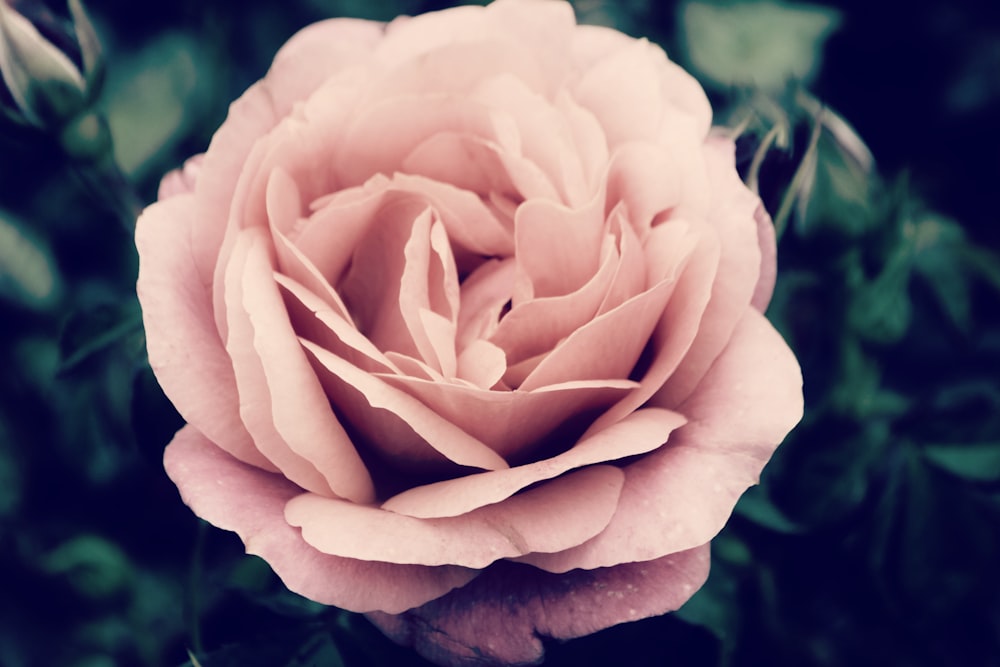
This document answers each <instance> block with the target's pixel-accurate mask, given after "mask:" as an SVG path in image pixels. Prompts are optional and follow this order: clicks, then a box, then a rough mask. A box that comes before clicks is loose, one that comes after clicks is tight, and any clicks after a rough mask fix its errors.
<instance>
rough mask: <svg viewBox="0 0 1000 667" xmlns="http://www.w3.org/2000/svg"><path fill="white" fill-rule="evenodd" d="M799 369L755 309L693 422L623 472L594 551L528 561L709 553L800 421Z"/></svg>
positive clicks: (711, 376) (594, 562)
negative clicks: (614, 507)
mask: <svg viewBox="0 0 1000 667" xmlns="http://www.w3.org/2000/svg"><path fill="white" fill-rule="evenodd" d="M801 383H802V375H801V372H800V370H799V365H798V362H796V360H795V357H794V355H793V354H792V352H791V350H789V349H788V346H787V345H786V344H785V341H784V340H782V339H781V336H780V335H779V334H778V333H777V332H776V331H775V330H774V328H773V327H772V326H771V325H770V323H769V322H768V321H767V320H766V319H764V317H763V315H761V314H760V313H758V312H757V311H756V310H752V309H749V310H747V311H746V314H745V315H744V317H743V318H742V319H741V320H740V322H739V324H738V326H737V328H736V331H734V332H733V337H732V340H731V341H730V342H729V345H728V346H727V347H726V349H725V350H724V351H723V353H722V354H721V355H720V356H719V358H718V359H716V361H715V363H714V364H713V365H712V367H711V369H710V370H709V371H708V373H707V374H706V375H705V376H704V378H703V379H702V381H701V383H700V384H699V385H698V388H697V390H696V391H695V392H694V393H693V394H692V395H691V397H690V398H689V399H688V400H687V401H686V402H685V403H684V404H683V405H682V406H680V407H679V408H678V411H679V412H681V413H682V414H685V415H686V416H687V417H688V418H689V419H690V420H691V421H690V422H688V424H687V425H685V426H684V427H682V428H681V429H679V430H678V431H677V432H676V433H674V434H673V436H672V437H671V439H670V443H669V444H668V446H666V447H662V448H660V449H659V450H657V451H655V452H653V453H651V454H649V455H647V456H645V457H643V458H642V459H640V460H638V461H636V462H635V463H633V464H631V465H629V466H628V467H627V468H626V469H625V474H626V482H625V489H624V491H623V492H622V499H621V502H620V503H619V507H618V511H617V512H616V514H615V518H614V519H612V521H611V525H609V526H608V528H607V529H606V530H605V531H604V532H603V533H601V534H600V535H598V536H597V537H595V538H594V539H593V540H591V541H590V542H588V543H586V544H584V545H581V546H580V547H577V548H575V549H570V550H567V551H564V552H562V553H559V554H547V555H539V554H534V555H531V556H528V557H526V558H525V559H524V560H525V561H526V562H530V563H531V564H532V565H535V566H536V567H541V568H543V569H546V570H550V571H552V572H565V571H567V570H570V569H573V568H587V569H589V568H595V567H604V566H607V565H613V564H615V563H619V562H621V561H623V560H644V559H652V558H659V557H661V556H663V555H665V554H669V553H673V552H676V551H679V550H682V549H690V548H692V547H694V546H697V545H699V544H704V543H705V542H707V541H708V540H709V539H711V538H712V537H713V536H715V534H716V533H717V532H718V531H719V530H720V529H721V528H722V526H723V525H724V524H725V522H726V520H727V519H728V518H729V515H730V513H731V512H732V509H733V506H734V505H735V504H736V500H737V499H738V498H739V497H740V495H741V494H742V493H743V492H744V491H745V490H746V489H747V487H749V486H752V485H753V484H756V483H757V481H758V478H759V475H760V471H761V469H762V468H763V467H764V464H765V463H767V461H768V459H769V458H770V457H771V454H772V453H773V452H774V449H775V448H776V447H777V446H778V444H779V443H780V442H781V440H782V439H783V438H784V437H785V436H786V435H787V433H788V431H789V430H791V428H792V427H793V426H794V425H795V424H796V423H797V422H798V420H799V419H800V418H801V417H802V392H801V386H802V385H801Z"/></svg>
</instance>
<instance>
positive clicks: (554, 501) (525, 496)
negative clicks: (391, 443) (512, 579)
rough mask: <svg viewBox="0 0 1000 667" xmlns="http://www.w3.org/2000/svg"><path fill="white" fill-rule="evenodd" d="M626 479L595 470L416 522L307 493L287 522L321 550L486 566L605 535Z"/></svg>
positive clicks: (294, 502)
mask: <svg viewBox="0 0 1000 667" xmlns="http://www.w3.org/2000/svg"><path fill="white" fill-rule="evenodd" d="M624 477H625V476H624V474H623V473H622V472H621V470H619V469H618V468H614V467H611V466H591V467H589V468H585V469H583V470H579V471H576V472H573V473H569V474H567V475H563V476H562V477H560V478H558V479H556V480H553V481H550V482H549V483H548V484H544V485H542V486H539V487H536V488H534V489H530V490H528V491H524V492H523V493H520V494H518V495H516V496H512V497H510V498H507V499H506V500H503V501H501V502H499V503H496V504H493V505H487V506H485V507H480V508H478V509H475V510H472V511H471V512H468V513H466V514H462V515H459V516H455V517H448V518H440V519H416V518H414V517H410V516H406V515H403V514H396V513H394V512H388V511H386V510H383V509H379V508H376V507H367V506H364V505H356V504H354V503H351V502H347V501H344V500H338V499H336V498H324V497H322V496H317V495H314V494H303V495H300V496H297V497H295V498H292V499H291V500H290V501H289V502H288V504H287V505H286V506H285V519H286V520H287V521H288V523H290V524H292V525H293V526H301V527H302V537H303V539H304V540H305V541H306V542H308V543H309V544H311V545H312V546H314V547H316V548H317V549H319V550H320V551H322V552H323V553H328V554H332V555H335V556H342V557H347V558H357V559H359V560H380V561H388V562H390V563H401V564H414V565H462V566H466V567H475V568H482V567H485V566H487V565H489V564H490V563H492V562H494V561H496V560H499V559H501V558H509V557H513V556H521V555H524V554H529V553H537V552H541V553H551V552H554V551H561V550H563V549H567V548H569V547H571V546H575V545H577V544H580V543H581V542H584V541H585V540H587V539H589V538H590V537H593V536H594V535H596V534H597V533H598V532H600V531H601V529H602V528H604V526H606V525H607V522H608V521H609V520H610V519H611V515H612V514H614V511H615V506H616V505H617V502H618V494H619V492H620V491H621V485H622V482H623V480H624Z"/></svg>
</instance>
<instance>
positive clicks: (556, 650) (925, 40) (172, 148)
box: [0, 0, 1000, 667]
mask: <svg viewBox="0 0 1000 667" xmlns="http://www.w3.org/2000/svg"><path fill="white" fill-rule="evenodd" d="M0 1H5V0H0ZM6 1H8V2H11V0H6ZM13 4H14V5H15V6H19V7H21V8H22V9H24V8H25V7H26V6H28V5H34V6H35V7H36V8H38V7H48V8H49V9H50V10H51V15H52V17H55V18H59V17H66V16H68V14H67V11H66V8H65V6H64V5H62V4H61V3H60V2H58V1H56V2H53V3H51V4H45V3H43V2H41V0H38V1H37V2H29V1H28V0H18V2H14V3H13ZM453 4H460V3H448V2H426V1H417V0H409V1H404V0H373V1H370V2H363V1H361V0H283V1H282V2H271V1H267V0H247V1H246V2H242V3H239V4H238V5H237V4H233V3H229V2H222V1H221V0H176V1H173V2H166V3H136V2H132V1H131V0H90V2H89V3H88V5H87V7H88V9H89V11H90V13H91V16H92V18H93V20H94V23H95V25H96V26H97V29H98V32H99V34H100V36H101V39H102V43H103V48H104V54H105V58H106V67H107V74H106V80H105V85H104V87H103V90H102V94H101V96H100V97H99V98H98V99H97V100H96V102H95V104H96V107H95V109H97V110H98V111H99V112H100V113H101V114H103V115H104V116H105V117H106V118H107V119H108V122H109V124H110V128H111V131H112V134H113V137H114V156H115V158H116V160H117V163H118V164H119V165H120V167H121V170H122V172H123V173H124V178H125V180H126V181H127V182H128V183H130V184H131V186H132V187H133V188H134V191H135V193H136V194H135V200H134V201H131V202H130V200H129V199H128V198H127V197H125V196H124V194H123V193H124V192H125V190H124V189H123V188H122V186H121V184H117V185H116V184H115V183H116V181H115V180H114V178H115V176H114V174H113V173H111V172H109V170H108V166H107V164H106V163H95V162H93V161H90V162H88V161H87V160H81V159H72V158H70V157H68V156H67V154H66V151H65V146H66V145H67V144H66V139H65V137H63V138H62V139H61V140H60V138H59V137H58V136H57V135H56V134H54V133H52V132H45V131H41V130H39V129H37V128H32V127H27V126H24V125H21V124H18V123H17V122H15V121H13V120H11V119H10V118H7V117H4V118H3V119H0V665H3V666H4V667H34V666H40V667H47V666H60V667H61V666H67V667H116V666H121V667H124V666H131V665H136V666H141V667H160V666H169V667H175V666H179V665H182V664H188V663H189V661H190V660H192V655H193V656H194V659H196V660H197V664H200V665H202V666H203V667H227V666H234V667H235V666H247V667H304V666H317V667H321V666H322V667H326V666H331V667H341V666H343V667H371V666H379V665H405V664H414V665H420V664H424V663H423V662H422V661H421V660H420V659H419V658H417V657H416V656H415V655H414V654H412V653H410V652H408V651H405V650H403V649H400V648H398V647H396V646H394V645H393V644H391V643H390V642H389V641H388V640H386V639H384V638H383V637H382V636H381V635H380V634H379V633H378V632H377V631H375V630H374V629H372V628H371V627H370V626H369V625H368V624H367V622H366V621H365V620H364V619H363V618H361V617H357V616H354V615H351V614H347V613H344V612H340V611H339V610H336V609H328V608H324V607H321V606H319V605H316V604H313V603H311V602H308V601H306V600H303V599H302V598H299V597H298V596H295V595H293V594H290V593H288V592H287V591H285V590H284V589H283V588H282V586H281V584H280V582H278V581H277V579H276V578H275V577H274V575H273V574H271V573H270V571H269V569H268V568H267V566H266V565H264V564H263V563H262V562H260V561H259V560H257V559H255V558H252V557H247V556H245V555H244V554H243V550H242V545H241V544H240V543H239V541H238V539H236V538H235V536H233V535H231V534H229V533H225V532H223V531H219V530H216V529H214V528H211V527H207V526H205V525H204V524H200V523H199V522H198V521H197V520H196V519H195V517H194V516H193V515H192V514H191V513H190V512H189V511H188V510H187V508H186V507H184V506H183V504H182V503H181V502H180V500H179V497H178V496H177V493H176V490H175V489H174V487H173V486H172V485H171V484H170V482H169V480H167V478H166V476H165V475H164V473H163V471H162V467H161V464H160V458H161V455H162V451H163V447H164V446H165V445H166V443H167V442H168V440H169V438H170V436H171V434H172V433H173V431H174V430H175V429H176V428H177V427H178V426H179V424H180V421H179V418H178V417H177V415H176V413H175V412H174V411H173V409H172V408H171V407H170V405H169V403H168V402H167V401H166V400H165V399H164V397H163V396H162V394H161V393H160V391H159V389H158V387H157V385H156V383H155V380H154V379H153V377H152V375H151V373H150V372H149V369H148V367H147V365H146V362H145V357H144V350H143V347H144V345H143V337H142V330H141V321H140V319H139V313H138V307H137V304H136V302H135V295H134V277H135V270H136V260H135V256H134V248H133V246H132V241H131V236H130V234H129V232H128V231H127V227H128V223H129V216H130V210H132V208H134V206H135V204H136V203H140V204H141V203H142V202H148V201H150V200H151V199H152V198H153V197H154V196H155V191H156V186H157V183H158V180H159V177H160V176H161V175H162V174H163V173H164V172H165V171H167V170H169V169H171V168H173V167H175V166H177V165H178V164H180V163H181V161H182V160H183V159H184V158H185V157H186V156H188V155H190V154H193V153H197V152H200V151H202V150H204V149H205V147H206V146H207V144H208V141H209V140H210V138H211V135H212V133H213V132H214V130H215V129H216V128H217V127H218V126H219V124H220V123H221V122H222V120H223V119H224V117H225V113H226V109H227V106H228V104H229V102H230V101H231V100H233V99H235V97H237V96H238V95H239V94H240V93H241V92H242V91H243V90H244V89H245V88H246V87H247V86H248V85H250V84H251V83H252V82H253V81H254V80H256V79H257V78H259V77H260V76H261V75H262V74H263V73H264V72H265V71H266V69H267V66H268V64H269V63H270V60H271V58H272V57H273V55H274V53H275V51H276V50H277V49H278V47H279V46H280V45H281V44H282V43H283V42H284V41H285V40H286V39H287V38H288V37H290V36H291V35H292V34H293V33H294V32H295V31H296V30H297V29H299V28H300V27H302V26H304V25H306V24H308V23H310V22H312V21H315V20H319V19H322V18H325V17H330V16H356V17H362V18H369V19H378V20H387V19H391V18H392V17H394V16H396V15H397V14H413V13H419V12H424V11H429V10H433V9H440V8H444V7H447V6H451V5H453ZM574 5H575V7H576V9H577V13H578V16H579V18H580V20H581V21H584V22H592V23H603V24H606V25H612V26H615V27H618V28H619V29H621V30H623V31H625V32H628V33H630V34H633V35H636V36H646V37H648V38H649V39H650V40H653V41H656V42H658V43H660V44H662V45H663V46H664V48H665V49H666V50H667V52H668V53H669V54H670V55H671V57H672V58H674V59H675V60H677V61H679V62H681V63H682V64H683V65H684V66H685V67H687V68H689V69H690V70H691V71H692V72H693V73H694V74H695V75H696V76H697V77H698V78H699V80H700V81H702V83H703V85H704V86H705V87H706V89H707V90H708V91H709V92H710V94H711V96H712V98H713V102H714V103H715V107H716V110H717V121H718V122H719V123H720V124H724V125H727V126H729V127H737V126H739V127H741V128H743V130H744V132H743V134H742V136H741V138H740V140H739V144H738V145H739V157H740V163H741V166H742V168H743V169H744V172H745V173H746V175H747V177H748V178H753V179H755V180H757V181H758V183H759V187H760V191H761V194H762V197H763V198H764V200H765V202H766V203H767V205H768V207H769V209H770V210H771V212H772V213H773V214H775V217H776V219H777V222H778V224H779V229H780V231H781V241H780V251H779V259H780V267H781V270H780V274H779V280H778V289H777V293H776V296H775V300H774V303H773V305H772V308H771V310H770V312H769V316H770V317H771V318H772V320H773V321H774V322H775V323H776V324H777V325H778V327H779V329H780V330H781V331H782V332H783V333H784V335H785V336H786V337H787V338H788V340H789V342H790V344H791V345H792V347H793V349H795V351H796V353H797V354H798V355H799V358H800V360H801V362H802V366H803V371H804V374H805V382H806V384H805V392H806V404H807V411H806V416H805V418H804V420H803V422H802V424H801V425H800V426H799V427H798V428H797V429H796V431H795V432H793V434H792V435H791V436H790V437H789V439H788V440H787V442H786V443H785V444H784V445H782V447H781V448H780V449H779V451H778V453H777V455H776V456H775V458H774V460H773V461H772V463H771V465H770V466H769V467H768V469H767V470H766V471H765V474H764V477H763V481H762V484H761V486H759V487H756V488H755V489H753V490H752V491H751V492H750V493H748V495H747V496H745V497H744V499H743V500H742V501H741V502H740V504H739V506H738V507H737V510H736V513H735V514H734V516H733V518H732V520H731V521H730V523H729V525H728V526H727V528H726V529H725V530H724V531H723V532H722V534H721V535H720V536H719V537H718V538H717V539H716V541H715V542H714V544H713V556H714V558H713V571H712V575H711V578H710V579H709V582H708V584H707V585H706V587H705V588H704V589H703V590H702V591H700V592H699V593H698V594H697V595H696V596H695V597H694V598H693V599H692V600H691V602H690V603H689V604H688V605H686V606H685V607H684V608H683V609H682V610H681V611H680V612H678V613H676V614H671V615H667V616H664V617H660V618H653V619H648V620H645V621H640V622H636V623H631V624H626V625H622V626H618V627H615V628H611V629H609V630H607V631H604V632H601V633H598V634H596V635H593V636H591V637H587V638H583V639H579V640H575V641H572V642H568V643H552V644H551V645H550V646H549V652H548V656H549V657H548V661H547V664H549V665H612V664H614V665H637V666H646V665H649V666H652V665H671V666H686V665H692V666H703V665H704V666H709V665H711V666H715V665H748V666H755V665H796V666H799V665H816V666H840V665H845V666H846V665H851V666H855V665H860V666H863V665H879V666H880V667H881V666H884V665H894V666H896V665H915V666H916V665H919V666H924V665H926V666H928V667H932V666H933V667H938V666H950V665H955V666H962V667H978V666H983V667H985V666H989V665H1000V383H998V375H1000V259H998V254H997V252H998V248H1000V219H998V206H997V192H998V189H997V183H998V182H1000V167H998V164H1000V161H998V156H1000V131H998V129H997V128H998V122H1000V5H997V4H993V3H990V4H983V5H980V4H974V3H969V2H965V3H961V2H955V1H954V0H923V1H921V2H904V1H903V0H880V1H879V2H863V1H862V0H843V1H840V2H832V1H830V2H825V3H816V4H794V5H792V4H787V3H774V2H765V1H754V0H747V1H746V2H742V3H727V2H716V1H709V0H701V1H697V2H695V1H689V2H684V3H673V2H667V1H659V0H620V1H619V2H611V1H610V0H578V1H577V2H575V3H574ZM74 57H78V55H77V56H74ZM0 101H2V102H3V104H4V105H6V106H7V107H10V104H11V103H12V100H11V99H10V96H9V95H0ZM762 146H763V147H765V148H767V147H769V150H766V151H765V150H762ZM189 651H190V653H189ZM190 664H192V665H194V664H196V663H194V662H191V663H190Z"/></svg>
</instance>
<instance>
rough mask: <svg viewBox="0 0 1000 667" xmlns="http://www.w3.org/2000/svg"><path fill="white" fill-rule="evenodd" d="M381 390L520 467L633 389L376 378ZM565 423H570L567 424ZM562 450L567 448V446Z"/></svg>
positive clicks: (606, 383) (606, 384)
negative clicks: (402, 396) (498, 386)
mask: <svg viewBox="0 0 1000 667" xmlns="http://www.w3.org/2000/svg"><path fill="white" fill-rule="evenodd" d="M376 375H377V377H379V378H381V379H382V380H384V381H385V382H386V384H388V385H390V386H393V387H398V388H399V389H401V390H403V391H405V392H406V393H407V394H409V395H411V396H413V397H415V398H418V399H419V400H420V402H421V403H423V404H424V405H426V406H427V407H429V408H430V409H431V410H432V411H433V412H434V413H435V414H437V415H439V416H440V417H441V418H442V419H445V420H447V421H448V422H449V423H451V424H454V425H455V426H457V427H458V428H460V429H462V431H464V432H465V433H468V434H469V435H470V436H473V437H474V438H476V439H477V440H479V441H480V442H483V443H485V444H486V445H487V446H489V447H490V448H491V449H492V450H493V451H494V452H496V453H497V454H499V455H500V456H501V457H503V459H504V460H506V461H508V462H510V461H515V460H517V461H523V460H524V459H525V458H527V457H529V456H530V455H531V454H532V452H533V451H534V450H535V449H538V448H543V449H544V448H546V447H551V446H552V445H553V444H554V443H550V442H549V440H550V439H551V438H553V437H557V435H554V434H553V431H556V434H558V437H560V438H564V437H566V436H565V435H564V434H561V433H560V432H559V431H558V430H557V429H558V427H560V426H562V425H566V426H567V428H569V429H570V430H573V428H580V426H579V424H578V423H577V422H579V421H582V420H584V419H585V418H586V417H588V416H590V418H591V419H593V415H594V414H599V413H600V412H601V411H603V410H604V409H605V408H607V407H608V406H609V405H612V404H613V403H615V402H616V401H618V400H619V399H621V397H622V396H624V395H626V394H628V392H629V391H631V390H633V389H634V388H635V387H636V386H637V384H636V383H635V382H630V381H628V380H596V381H591V382H587V381H573V382H565V383H562V384H558V385H550V386H546V387H540V388H538V389H536V390H534V391H531V392H528V391H520V390H515V391H490V390H487V389H481V388H479V387H474V386H470V385H466V384H459V383H448V382H444V381H443V380H442V381H436V380H434V379H427V380H425V379H421V378H419V377H407V376H399V375H388V374H384V373H379V374H376ZM567 422H571V423H569V424H567ZM567 444H568V443H567Z"/></svg>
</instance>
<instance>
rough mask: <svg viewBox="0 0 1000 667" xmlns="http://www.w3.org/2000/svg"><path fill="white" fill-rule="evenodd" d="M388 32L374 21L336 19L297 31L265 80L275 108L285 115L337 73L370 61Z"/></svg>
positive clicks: (282, 50) (282, 48)
mask: <svg viewBox="0 0 1000 667" xmlns="http://www.w3.org/2000/svg"><path fill="white" fill-rule="evenodd" d="M384 32H385V25H384V24H382V23H378V22H375V21H365V20H360V19H349V18H337V19H330V20H326V21H319V22H317V23H313V24H311V25H309V26H307V27H305V28H303V29H302V30H300V31H298V32H297V33H295V34H294V35H293V36H292V37H291V39H289V40H288V41H287V42H285V44H284V46H282V47H281V49H279V50H278V53H277V54H276V55H275V56H274V62H273V63H272V64H271V68H270V69H269V70H268V72H267V77H266V79H265V81H266V82H267V87H268V91H269V92H270V94H271V96H272V97H273V99H274V104H275V109H276V110H277V112H278V113H279V114H281V115H286V114H288V112H289V111H290V110H291V108H292V104H294V103H295V102H296V101H298V100H302V99H305V98H306V97H308V96H309V95H310V94H312V93H313V92H314V91H315V90H316V89H318V88H319V87H321V86H322V85H323V84H324V83H325V82H326V81H327V80H329V79H330V77H331V76H333V75H334V74H336V73H338V72H340V71H342V70H344V69H346V68H348V67H352V66H354V65H357V64H359V63H366V64H367V63H368V62H369V61H370V58H371V55H372V53H373V51H374V50H375V49H376V48H377V47H378V44H379V43H380V42H381V40H382V37H383V35H384Z"/></svg>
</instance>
